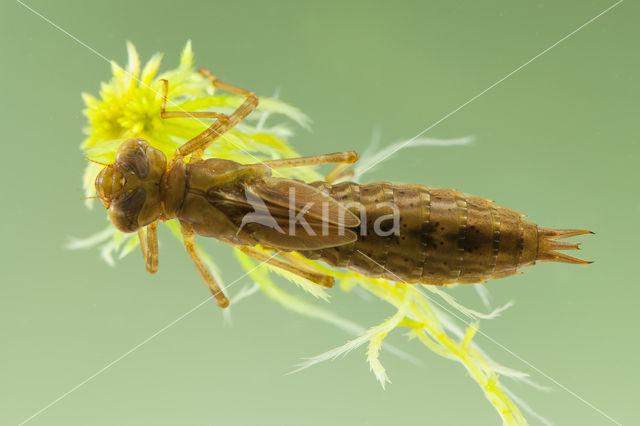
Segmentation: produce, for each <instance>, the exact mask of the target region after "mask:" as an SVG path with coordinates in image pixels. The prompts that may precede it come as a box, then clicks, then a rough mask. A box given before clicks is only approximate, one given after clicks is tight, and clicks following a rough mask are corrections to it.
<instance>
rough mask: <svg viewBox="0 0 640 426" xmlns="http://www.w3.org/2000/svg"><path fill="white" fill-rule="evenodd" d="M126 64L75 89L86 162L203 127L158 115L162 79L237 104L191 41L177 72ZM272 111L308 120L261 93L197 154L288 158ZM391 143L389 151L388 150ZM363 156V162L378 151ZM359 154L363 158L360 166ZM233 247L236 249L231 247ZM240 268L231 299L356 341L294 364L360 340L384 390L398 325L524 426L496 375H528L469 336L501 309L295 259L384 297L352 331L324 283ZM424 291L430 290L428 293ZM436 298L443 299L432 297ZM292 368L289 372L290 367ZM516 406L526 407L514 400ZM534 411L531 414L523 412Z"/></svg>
mask: <svg viewBox="0 0 640 426" xmlns="http://www.w3.org/2000/svg"><path fill="white" fill-rule="evenodd" d="M127 50H128V64H127V66H126V67H125V68H122V67H120V66H119V65H118V64H116V63H115V62H112V72H113V77H112V79H111V81H109V82H107V83H102V85H101V87H100V95H99V97H94V96H92V95H88V94H83V95H82V96H83V99H84V102H85V104H86V109H85V110H84V113H85V115H86V116H87V118H88V126H87V127H86V129H85V133H86V135H87V137H86V139H85V140H84V142H83V143H82V145H81V148H82V150H83V153H84V155H85V156H86V157H87V158H89V159H91V160H94V161H97V162H102V163H109V162H113V161H114V159H115V150H116V149H117V147H118V146H119V145H120V144H121V143H122V141H123V140H125V139H128V138H131V137H141V138H144V139H146V140H147V141H148V142H149V143H150V144H151V145H153V146H154V147H155V148H157V149H160V150H162V151H163V152H164V154H165V155H166V156H167V158H171V157H172V155H173V153H174V152H175V150H176V149H177V148H178V147H179V146H180V145H182V144H183V143H184V142H185V141H186V140H188V139H190V138H191V137H193V136H194V135H196V134H198V133H200V132H201V131H203V130H204V129H205V128H206V127H207V126H208V123H207V122H205V121H201V120H196V119H190V118H186V119H182V118H181V119H171V120H163V119H161V118H160V105H161V83H160V79H167V80H169V83H170V84H169V93H168V105H169V107H170V108H172V109H177V110H185V111H195V110H214V111H222V112H224V111H228V110H230V109H232V108H235V107H237V106H238V105H239V104H240V102H241V101H242V99H241V98H239V97H237V96H231V95H226V94H219V93H216V92H214V90H213V88H212V86H211V84H210V81H209V80H207V79H205V78H203V77H202V76H200V75H199V74H198V73H197V72H195V69H194V65H193V51H192V49H191V43H187V45H186V46H185V48H184V50H183V51H182V55H181V58H180V64H179V65H178V67H177V68H175V69H173V70H170V71H166V72H164V73H161V74H159V73H158V70H159V67H160V63H161V59H162V56H161V55H160V54H156V55H154V56H152V57H151V59H150V60H149V61H148V62H147V63H146V64H145V65H144V67H143V66H142V64H141V62H140V59H139V56H138V53H137V51H136V49H135V47H134V46H133V44H131V43H128V44H127ZM272 115H275V116H277V115H280V116H282V117H283V118H285V119H288V120H289V121H293V122H294V123H297V124H298V125H300V126H302V127H304V128H307V127H308V126H309V123H310V121H309V119H308V117H307V116H306V115H305V114H303V113H302V112H301V111H300V110H298V109H297V108H294V107H292V106H289V105H287V104H286V103H284V102H281V101H279V100H277V99H273V98H265V97H261V98H260V106H259V107H258V109H257V110H256V111H254V113H253V114H251V116H250V117H249V118H248V119H246V120H245V121H244V122H242V123H240V124H239V125H237V126H236V127H235V128H234V129H232V130H230V131H228V132H227V133H225V135H224V137H222V138H220V139H218V140H217V141H216V143H214V144H212V145H211V146H210V147H209V148H208V149H207V151H206V152H205V154H204V156H205V157H207V156H210V157H217V158H226V159H230V160H233V161H237V162H240V163H255V162H256V161H257V160H264V159H275V158H288V157H296V156H299V155H298V154H297V153H296V151H295V150H294V149H293V148H292V147H291V146H290V145H289V143H288V142H287V139H288V138H289V137H290V136H291V134H292V133H291V131H290V130H289V128H288V127H286V126H284V125H274V126H271V127H269V126H267V124H266V123H267V119H268V118H269V117H270V116H272ZM466 142H468V140H466V139H460V140H450V141H437V140H430V139H427V140H425V139H420V140H416V141H413V142H412V143H411V144H410V145H411V146H418V145H442V144H449V145H454V144H463V143H466ZM392 150H393V149H391V150H390V149H389V148H388V149H387V151H389V152H391V151H392ZM380 154H381V153H378V154H377V155H370V156H369V162H370V163H373V162H375V159H376V158H382V157H383V155H380ZM366 160H367V159H366V158H363V163H366ZM101 167H102V166H101V165H99V164H96V163H93V162H88V164H87V167H86V170H85V172H84V177H83V186H84V190H85V194H86V196H88V197H90V196H93V195H95V190H94V180H95V177H96V175H97V173H98V172H99V171H100V169H101ZM366 169H369V167H368V166H360V167H358V166H357V167H356V169H355V172H356V178H357V177H358V175H359V171H360V170H366ZM286 175H287V176H290V177H295V178H298V179H302V180H306V181H310V180H319V179H321V175H320V174H319V173H317V172H316V171H315V170H314V169H313V168H294V169H288V170H287V171H286ZM93 201H94V200H92V199H88V200H87V206H88V207H89V208H91V206H92V202H93ZM166 225H167V226H169V228H170V229H171V230H172V231H173V233H174V234H175V235H176V236H177V237H178V238H180V233H179V231H178V229H179V225H178V223H177V222H176V220H171V221H168V222H166ZM137 244H138V239H137V238H135V237H134V235H132V234H122V233H120V232H119V231H117V230H116V229H115V228H113V226H112V225H109V226H108V227H107V229H105V230H103V231H101V232H99V233H96V234H95V235H93V236H91V237H88V238H85V239H82V240H73V241H72V242H71V243H70V244H69V247H70V248H85V247H92V246H100V250H101V254H102V257H103V258H104V259H105V261H107V262H108V263H109V264H111V265H113V264H114V263H115V258H116V257H117V258H122V257H124V256H126V255H127V254H128V253H130V252H131V251H132V250H134V249H135V247H136V246H137ZM234 250H235V249H234ZM236 255H237V257H238V260H239V262H240V264H241V265H242V266H243V267H244V268H245V269H246V270H247V271H251V272H250V273H249V275H250V276H251V277H252V279H253V280H254V281H255V285H254V287H253V288H251V289H248V290H247V289H244V290H242V291H241V292H237V293H236V294H235V295H234V296H232V297H231V302H232V304H233V303H234V302H237V301H239V300H240V299H241V298H243V297H246V296H248V295H250V294H251V293H253V292H255V291H256V290H257V289H259V290H260V291H262V292H263V293H264V294H265V295H266V296H267V297H269V298H270V299H272V300H274V301H276V302H277V303H279V304H280V305H282V306H283V307H285V308H287V309H290V310H292V311H295V312H297V313H299V314H302V315H305V316H309V317H313V318H317V319H320V320H323V321H326V322H328V323H331V324H334V325H336V326H338V327H340V328H342V329H344V330H346V331H348V332H350V333H352V334H356V335H357V337H356V338H354V339H353V340H351V341H349V342H347V343H346V344H345V345H343V346H341V347H338V348H335V349H333V350H331V351H328V352H326V353H324V354H321V355H318V356H316V357H314V358H310V359H308V360H307V361H306V362H305V363H304V364H302V365H300V367H299V368H298V370H300V369H303V368H306V367H309V366H311V365H314V364H316V363H318V362H321V361H324V360H328V359H332V358H335V357H337V356H339V355H342V354H345V353H347V352H349V351H351V350H353V349H355V348H357V347H359V346H361V345H365V344H366V345H368V348H367V351H366V359H367V362H368V364H369V366H370V368H371V370H372V372H373V373H374V375H375V377H376V379H377V380H378V382H379V383H380V384H381V385H382V386H383V387H384V386H385V384H386V383H388V382H390V381H389V377H388V375H387V372H386V370H385V368H384V367H383V365H382V363H381V361H380V351H381V349H383V348H385V349H389V351H390V352H392V353H395V354H397V355H400V356H406V354H404V353H402V352H401V351H399V350H397V349H396V348H394V347H392V346H390V345H388V344H386V343H385V342H384V339H385V337H386V336H387V335H388V334H389V333H391V332H392V331H394V330H396V329H398V328H400V329H404V330H407V331H408V334H409V336H410V337H411V338H416V339H417V340H419V341H420V342H421V343H422V344H423V345H424V346H425V347H426V348H428V349H429V350H431V351H433V352H434V353H436V354H438V355H440V356H442V357H444V358H447V359H450V360H453V361H457V362H459V363H460V364H462V365H463V366H464V368H465V369H466V371H467V373H468V374H469V376H470V377H471V378H472V379H473V380H474V381H475V382H476V383H477V384H478V386H479V387H480V389H481V390H482V392H483V393H484V395H485V396H486V398H487V399H488V400H489V402H490V403H491V404H492V405H493V406H494V407H495V409H496V411H497V412H498V414H499V415H500V417H501V419H502V421H503V422H504V423H505V424H510V425H512V424H518V425H521V424H526V423H527V422H526V420H525V418H524V416H523V415H522V413H521V412H520V409H519V408H518V406H517V405H516V404H515V403H514V399H515V397H513V396H512V395H511V394H510V393H509V392H508V390H507V389H506V388H505V387H504V385H503V384H502V383H501V381H500V378H499V377H500V375H502V376H508V377H511V378H514V379H519V380H526V374H524V373H521V372H518V371H515V370H512V369H509V368H506V367H503V366H501V365H498V364H496V363H495V362H493V361H492V360H491V359H490V358H488V357H487V356H486V355H485V354H484V353H483V352H482V351H481V350H480V348H479V347H478V346H477V345H476V343H475V342H474V341H473V337H474V335H475V333H476V332H477V330H478V326H479V325H478V322H477V320H478V319H479V318H492V317H495V316H497V315H498V314H499V313H500V312H501V310H502V309H504V308H506V307H507V306H505V307H502V308H499V309H496V310H494V311H493V312H491V313H489V314H481V313H479V312H476V311H473V310H471V309H468V308H465V307H464V306H462V305H460V304H458V303H457V302H456V301H455V299H454V298H453V297H452V296H451V295H450V294H449V293H447V292H445V291H443V290H440V289H438V288H436V287H429V286H419V285H407V284H405V283H402V282H391V281H387V280H381V279H371V278H367V277H364V276H362V275H359V274H357V273H355V272H349V271H342V270H340V271H336V270H331V269H328V268H327V267H326V266H324V265H323V264H320V263H317V262H313V261H310V260H307V259H304V258H302V257H299V258H300V260H302V261H304V262H308V263H313V266H314V267H317V268H319V269H321V270H323V271H325V272H326V273H328V274H331V275H333V276H334V277H336V279H337V281H338V282H339V283H340V288H341V289H342V290H344V291H350V290H352V289H354V288H356V287H358V288H360V289H361V290H363V291H365V292H367V293H369V294H372V295H374V296H375V297H377V298H379V299H381V300H384V301H385V302H387V303H389V304H390V305H391V306H392V307H393V309H394V310H395V312H394V313H393V314H392V315H391V316H390V317H389V318H387V319H386V320H384V321H383V322H382V323H380V324H379V325H377V326H374V327H371V328H369V329H364V328H363V327H360V326H359V325H358V324H356V323H355V322H353V321H351V320H349V319H346V318H342V317H340V316H339V315H337V314H336V313H334V312H332V311H331V310H329V309H327V308H326V305H325V303H326V302H327V301H328V298H329V295H328V293H327V292H326V290H325V289H324V288H321V287H319V286H317V285H314V284H312V283H310V282H308V281H306V280H304V279H302V278H299V277H298V276H295V275H292V274H289V273H286V272H283V271H281V270H277V269H273V268H272V267H270V266H269V265H267V264H264V265H262V266H261V267H259V268H257V269H256V266H257V263H256V262H255V261H254V260H253V259H251V258H248V257H246V256H245V255H244V254H242V253H241V252H239V251H237V250H236ZM206 259H207V262H208V264H209V266H210V268H211V269H212V271H213V273H214V274H215V275H217V279H218V281H219V282H220V284H221V287H222V288H224V284H223V282H224V281H223V280H222V279H221V277H220V276H219V275H220V274H219V272H218V268H217V267H216V265H215V264H214V263H213V261H212V260H211V259H210V258H209V256H206ZM270 272H275V273H276V274H277V275H283V276H285V277H286V278H288V279H289V280H290V281H292V282H293V283H295V284H296V285H298V286H299V287H301V288H302V289H303V290H305V291H306V292H308V293H310V294H312V295H313V296H315V299H313V300H311V299H309V298H306V297H303V296H301V295H296V294H294V293H292V292H290V291H289V290H285V288H283V287H281V285H280V284H276V280H274V279H273V276H272V275H271V274H270ZM427 292H429V293H431V294H430V295H429V296H427V294H426V293H427ZM436 299H438V300H441V302H440V303H438V302H436ZM445 310H446V311H449V313H452V314H453V315H454V316H458V314H462V315H464V316H465V317H467V318H469V319H470V322H469V324H468V326H467V328H466V331H465V330H463V329H461V328H460V326H459V325H458V323H456V322H455V321H454V319H453V318H452V317H451V316H450V315H449V314H447V313H446V312H445ZM296 371H297V370H296ZM521 406H522V407H523V408H524V409H527V410H529V409H528V407H526V405H523V404H521ZM530 413H531V414H532V415H534V416H536V417H538V415H537V414H535V413H533V412H532V411H530Z"/></svg>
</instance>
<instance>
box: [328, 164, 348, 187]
mask: <svg viewBox="0 0 640 426" xmlns="http://www.w3.org/2000/svg"><path fill="white" fill-rule="evenodd" d="M351 164H352V163H342V164H338V165H336V166H335V167H334V168H333V169H331V171H330V172H329V173H327V176H326V177H325V178H324V180H325V181H326V182H329V183H333V182H335V181H336V180H338V179H342V178H344V177H348V176H353V170H350V171H348V172H345V170H346V169H347V168H348V167H349V166H351Z"/></svg>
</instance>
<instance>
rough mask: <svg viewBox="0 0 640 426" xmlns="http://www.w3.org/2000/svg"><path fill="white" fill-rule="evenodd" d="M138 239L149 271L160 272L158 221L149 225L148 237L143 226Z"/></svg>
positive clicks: (139, 230)
mask: <svg viewBox="0 0 640 426" xmlns="http://www.w3.org/2000/svg"><path fill="white" fill-rule="evenodd" d="M138 240H139V242H140V249H141V250H142V257H143V258H144V261H145V264H146V266H147V271H149V272H150V273H152V274H155V273H156V272H158V221H155V222H153V223H150V224H149V225H148V226H147V235H146V237H145V235H144V231H143V230H142V228H140V229H138Z"/></svg>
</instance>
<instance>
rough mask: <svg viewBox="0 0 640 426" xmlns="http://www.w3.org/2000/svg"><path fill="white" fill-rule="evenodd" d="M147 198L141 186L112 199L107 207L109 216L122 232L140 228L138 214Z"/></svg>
mask: <svg viewBox="0 0 640 426" xmlns="http://www.w3.org/2000/svg"><path fill="white" fill-rule="evenodd" d="M146 199H147V194H146V192H145V190H144V189H143V188H140V187H138V188H136V189H135V190H134V191H132V192H131V193H130V194H127V196H125V197H123V198H119V199H117V200H114V201H113V202H112V203H111V206H110V207H109V218H110V219H111V222H112V223H113V225H114V226H115V227H116V228H118V229H119V230H120V231H122V232H134V231H136V230H138V229H139V228H140V225H139V222H138V216H139V215H140V211H141V210H142V207H143V206H144V202H145V201H146Z"/></svg>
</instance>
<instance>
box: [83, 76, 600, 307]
mask: <svg viewBox="0 0 640 426" xmlns="http://www.w3.org/2000/svg"><path fill="white" fill-rule="evenodd" d="M200 72H201V73H202V74H203V75H204V76H206V77H208V78H209V79H210V80H211V82H212V83H213V85H214V86H215V87H216V88H219V89H222V90H226V91H228V92H230V93H233V94H236V95H241V96H243V97H245V98H246V99H245V101H244V103H242V105H240V106H239V107H238V108H237V109H236V110H235V111H234V112H233V113H232V114H230V115H226V114H222V113H216V112H183V111H166V94H167V90H168V82H167V81H166V80H163V97H162V99H163V103H162V108H161V116H162V117H163V118H173V117H199V118H212V119H215V121H214V122H213V124H212V125H211V126H209V127H208V128H207V129H206V130H205V131H203V132H202V133H200V134H199V135H197V136H196V137H194V138H193V139H191V140H189V141H188V142H186V143H185V144H184V145H182V146H181V147H180V148H179V149H178V150H177V151H176V153H175V155H174V157H173V158H172V159H171V160H170V161H169V162H168V163H167V159H166V158H165V156H164V154H163V153H162V152H161V151H159V150H157V149H155V148H153V147H152V146H151V145H150V144H149V143H148V142H146V141H145V140H143V139H129V140H127V141H125V142H124V143H123V144H122V145H121V146H120V147H119V149H118V151H117V154H116V161H115V162H114V163H113V164H109V165H107V166H105V168H104V169H103V170H102V171H101V172H100V173H99V175H98V177H97V178H96V183H95V186H96V191H97V195H98V198H99V199H100V201H101V202H102V204H103V205H104V206H105V207H106V208H107V209H108V211H109V217H110V219H111V221H112V222H113V224H114V225H115V227H116V228H118V229H119V230H121V231H123V232H136V231H137V232H138V237H139V240H140V246H141V248H142V252H143V254H144V257H145V259H146V265H147V269H148V270H149V272H152V273H154V272H156V271H157V268H158V240H157V230H156V228H157V223H158V221H159V220H162V221H166V220H170V219H173V218H177V219H178V220H179V221H180V224H181V229H182V234H183V237H184V244H185V247H186V249H187V252H188V253H189V255H190V256H191V258H192V260H193V262H194V263H195V265H196V267H197V269H198V272H199V273H200V275H201V277H202V279H203V280H204V281H205V283H206V284H207V285H208V287H209V289H210V290H211V292H212V293H213V295H214V296H215V298H216V300H217V302H218V305H219V306H221V307H226V306H227V305H228V304H229V301H228V299H227V298H226V297H225V295H224V294H223V293H222V291H221V289H220V288H219V286H218V285H217V283H216V281H215V280H214V278H213V276H212V275H211V272H210V271H209V270H208V268H207V267H206V266H205V264H204V262H203V260H202V257H201V256H200V254H199V252H198V250H197V249H196V247H195V245H194V235H195V234H198V235H202V236H206V237H215V238H217V239H220V240H222V241H224V242H227V243H229V244H232V245H234V246H236V247H238V248H239V249H240V250H241V251H243V252H244V253H245V254H247V255H249V256H251V257H253V258H255V259H258V260H260V261H263V262H267V263H270V264H272V265H273V266H275V267H278V268H282V269H284V270H286V271H289V272H291V273H294V274H297V275H299V276H301V277H303V278H306V279H308V280H310V281H312V282H314V283H316V284H319V285H322V286H325V287H331V286H332V285H333V277H331V276H329V275H327V274H325V273H323V272H321V271H320V270H317V269H315V268H314V267H312V266H310V265H309V264H307V263H305V262H303V261H301V260H300V259H299V258H298V257H296V256H293V255H292V254H291V252H297V253H299V254H300V255H302V256H304V257H306V258H308V259H313V260H322V261H324V262H326V263H328V264H329V265H331V266H335V267H341V268H348V269H352V270H355V271H357V272H359V273H362V274H363V275H366V276H370V277H376V278H386V279H391V280H397V281H404V282H408V283H422V284H436V285H444V284H450V283H457V282H459V283H474V282H484V281H485V280H486V279H488V278H500V277H505V276H508V275H512V274H514V273H516V272H517V271H518V269H519V268H520V267H523V266H528V265H533V264H535V263H536V261H557V262H567V263H589V262H586V261H583V260H580V259H577V258H574V257H571V256H568V255H566V254H564V253H561V252H558V251H557V250H572V249H577V248H578V244H576V243H567V242H562V241H558V239H562V238H566V237H571V236H576V235H581V234H585V233H589V231H582V230H554V229H547V228H539V227H538V226H537V225H535V224H533V223H531V222H528V221H524V220H522V217H523V215H520V214H519V213H517V212H515V211H513V210H510V209H507V208H504V207H499V206H496V205H494V204H493V202H492V201H490V200H487V199H485V198H480V197H474V196H468V195H464V194H461V193H459V192H457V191H455V190H453V189H440V188H428V187H426V186H423V185H400V184H391V183H384V182H378V183H371V184H362V185H360V184H357V183H353V182H342V183H338V184H333V182H334V181H335V180H336V179H337V178H339V177H341V176H343V175H344V172H345V169H346V168H347V167H348V166H349V165H351V164H353V163H355V162H356V161H357V159H358V156H357V154H356V153H355V152H342V153H335V154H327V155H317V156H311V157H301V158H293V159H283V160H270V161H264V162H261V163H256V164H239V163H236V162H233V161H229V160H223V159H216V158H209V159H202V158H201V157H202V153H203V151H204V149H206V148H207V146H209V145H210V144H211V143H213V142H214V141H215V140H216V139H217V138H218V137H220V136H221V135H223V134H224V133H225V132H226V131H228V130H229V129H231V128H232V127H233V126H235V125H236V124H237V123H238V122H240V121H241V120H242V119H244V118H245V117H246V116H247V115H249V114H250V113H251V111H253V110H254V109H255V107H256V106H257V104H258V97H257V96H256V95H255V94H253V93H251V92H249V91H246V90H243V89H240V88H237V87H235V86H231V85H229V84H226V83H223V82H221V81H219V80H217V79H216V78H215V77H214V76H213V75H212V74H211V73H210V72H209V71H207V70H200ZM188 155H190V156H191V157H190V160H189V161H188V162H185V161H184V160H183V159H184V157H185V156H188ZM331 163H334V164H337V165H336V167H335V168H334V169H333V170H332V171H331V172H330V173H329V174H328V175H327V177H326V179H325V181H320V182H313V183H304V182H301V181H298V180H294V179H284V178H276V177H272V173H271V172H272V170H273V169H279V168H288V167H300V166H311V165H320V164H331ZM144 227H146V228H147V232H146V236H145V234H144V231H143V229H142V228H144ZM258 245H260V246H262V247H263V248H265V249H267V250H271V251H273V252H274V253H277V254H278V255H279V256H280V257H275V256H269V255H267V254H266V253H265V252H264V251H262V250H258V249H256V248H255V247H256V246H258Z"/></svg>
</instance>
